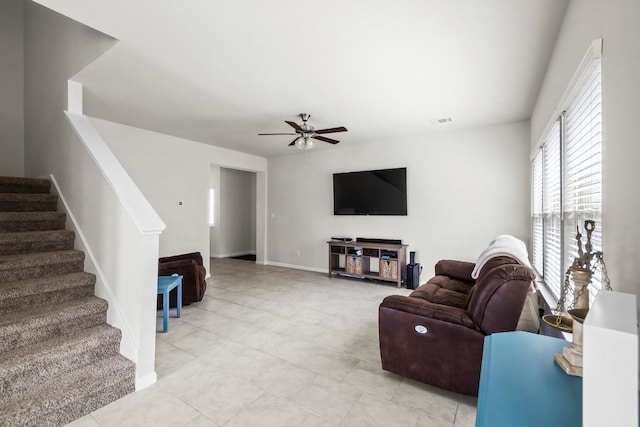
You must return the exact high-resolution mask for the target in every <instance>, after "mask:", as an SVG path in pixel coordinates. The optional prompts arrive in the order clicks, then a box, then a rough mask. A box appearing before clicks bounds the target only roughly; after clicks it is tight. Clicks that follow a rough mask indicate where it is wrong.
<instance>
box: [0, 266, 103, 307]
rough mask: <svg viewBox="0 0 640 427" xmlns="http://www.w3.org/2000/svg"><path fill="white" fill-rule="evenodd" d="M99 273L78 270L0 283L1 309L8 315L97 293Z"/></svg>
mask: <svg viewBox="0 0 640 427" xmlns="http://www.w3.org/2000/svg"><path fill="white" fill-rule="evenodd" d="M95 283H96V276H94V275H93V274H90V273H85V272H77V273H69V274H62V275H59V276H45V277H40V278H37V279H28V280H18V281H15V282H1V283H0V313H3V316H7V315H8V314H9V313H12V312H16V311H24V310H28V309H29V308H30V307H35V306H42V305H52V304H59V303H62V302H65V301H70V300H73V299H78V298H84V297H88V296H91V295H93V294H94V285H95Z"/></svg>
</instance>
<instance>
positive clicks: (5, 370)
mask: <svg viewBox="0 0 640 427" xmlns="http://www.w3.org/2000/svg"><path fill="white" fill-rule="evenodd" d="M121 335H122V334H121V332H120V330H119V329H116V328H113V327H111V326H109V325H106V324H105V325H100V326H96V327H93V328H89V329H85V330H83V331H80V332H78V333H75V334H73V335H63V336H59V337H55V338H52V339H50V340H47V341H43V342H39V343H36V344H32V345H30V346H27V347H22V348H20V349H18V350H14V351H11V352H8V353H5V354H3V355H2V356H0V404H1V403H2V402H4V401H6V400H8V399H9V396H15V395H16V394H19V393H26V392H29V391H30V390H33V389H34V388H35V387H37V385H38V384H42V383H43V382H45V381H48V380H49V379H51V378H54V377H58V376H61V375H64V374H66V373H68V372H71V371H73V370H76V369H79V368H81V367H83V366H87V365H89V364H91V363H94V362H96V361H98V360H100V359H106V358H109V357H112V356H115V355H117V354H119V350H120V338H121Z"/></svg>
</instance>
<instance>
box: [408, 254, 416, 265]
mask: <svg viewBox="0 0 640 427" xmlns="http://www.w3.org/2000/svg"><path fill="white" fill-rule="evenodd" d="M415 263H416V253H415V251H411V252H409V264H415Z"/></svg>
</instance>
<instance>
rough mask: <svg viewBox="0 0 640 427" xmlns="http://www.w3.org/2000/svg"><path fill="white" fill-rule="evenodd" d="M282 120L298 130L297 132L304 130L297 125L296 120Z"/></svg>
mask: <svg viewBox="0 0 640 427" xmlns="http://www.w3.org/2000/svg"><path fill="white" fill-rule="evenodd" d="M284 122H285V123H286V124H288V125H289V126H291V127H292V128H294V129H295V130H296V131H298V132H302V131H304V129H302V128H301V127H300V125H299V124H297V123H296V122H290V121H288V120H285V121H284Z"/></svg>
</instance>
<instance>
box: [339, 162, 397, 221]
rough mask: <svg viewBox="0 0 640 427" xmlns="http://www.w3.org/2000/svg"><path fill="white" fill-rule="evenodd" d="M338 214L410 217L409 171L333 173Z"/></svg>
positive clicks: (388, 170) (381, 170)
mask: <svg viewBox="0 0 640 427" xmlns="http://www.w3.org/2000/svg"><path fill="white" fill-rule="evenodd" d="M333 214H334V215H407V168H397V169H380V170H372V171H361V172H347V173H335V174H333Z"/></svg>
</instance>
